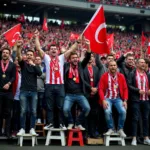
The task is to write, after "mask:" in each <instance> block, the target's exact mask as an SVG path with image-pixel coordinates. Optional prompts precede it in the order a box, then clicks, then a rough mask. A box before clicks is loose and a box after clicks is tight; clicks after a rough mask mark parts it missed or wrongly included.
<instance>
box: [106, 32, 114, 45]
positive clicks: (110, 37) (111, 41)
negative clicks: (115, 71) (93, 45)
mask: <svg viewBox="0 0 150 150" xmlns="http://www.w3.org/2000/svg"><path fill="white" fill-rule="evenodd" d="M107 44H108V47H109V48H112V47H113V45H114V34H113V33H112V34H108V35H107Z"/></svg>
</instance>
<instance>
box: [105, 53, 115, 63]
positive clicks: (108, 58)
mask: <svg viewBox="0 0 150 150" xmlns="http://www.w3.org/2000/svg"><path fill="white" fill-rule="evenodd" d="M112 60H114V55H113V54H109V55H107V57H106V63H107V64H108V63H109V62H110V61H112Z"/></svg>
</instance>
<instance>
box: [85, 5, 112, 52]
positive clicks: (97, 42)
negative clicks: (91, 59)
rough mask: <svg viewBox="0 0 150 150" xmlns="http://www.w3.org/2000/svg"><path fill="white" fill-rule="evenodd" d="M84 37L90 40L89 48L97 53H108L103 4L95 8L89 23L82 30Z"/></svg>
mask: <svg viewBox="0 0 150 150" xmlns="http://www.w3.org/2000/svg"><path fill="white" fill-rule="evenodd" d="M83 34H84V36H85V37H86V39H88V40H90V44H91V50H92V51H93V52H95V53H98V54H104V53H105V54H109V53H110V50H109V47H108V45H107V34H106V24H105V17H104V10H103V6H102V5H100V7H99V8H98V9H97V11H96V12H95V14H94V15H93V17H92V19H91V20H90V22H89V24H88V25H87V27H86V28H85V30H84V31H83Z"/></svg>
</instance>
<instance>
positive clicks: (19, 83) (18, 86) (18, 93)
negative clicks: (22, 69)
mask: <svg viewBox="0 0 150 150" xmlns="http://www.w3.org/2000/svg"><path fill="white" fill-rule="evenodd" d="M20 86H21V74H20V73H18V85H17V89H16V94H15V96H14V99H15V100H18V101H19V100H20V98H19V96H20Z"/></svg>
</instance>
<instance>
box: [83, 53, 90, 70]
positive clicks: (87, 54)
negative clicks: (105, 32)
mask: <svg viewBox="0 0 150 150" xmlns="http://www.w3.org/2000/svg"><path fill="white" fill-rule="evenodd" d="M90 58H91V53H88V52H86V54H85V57H84V59H83V60H82V62H81V66H82V68H83V69H84V68H85V67H86V66H87V64H88V62H89V60H90Z"/></svg>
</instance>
